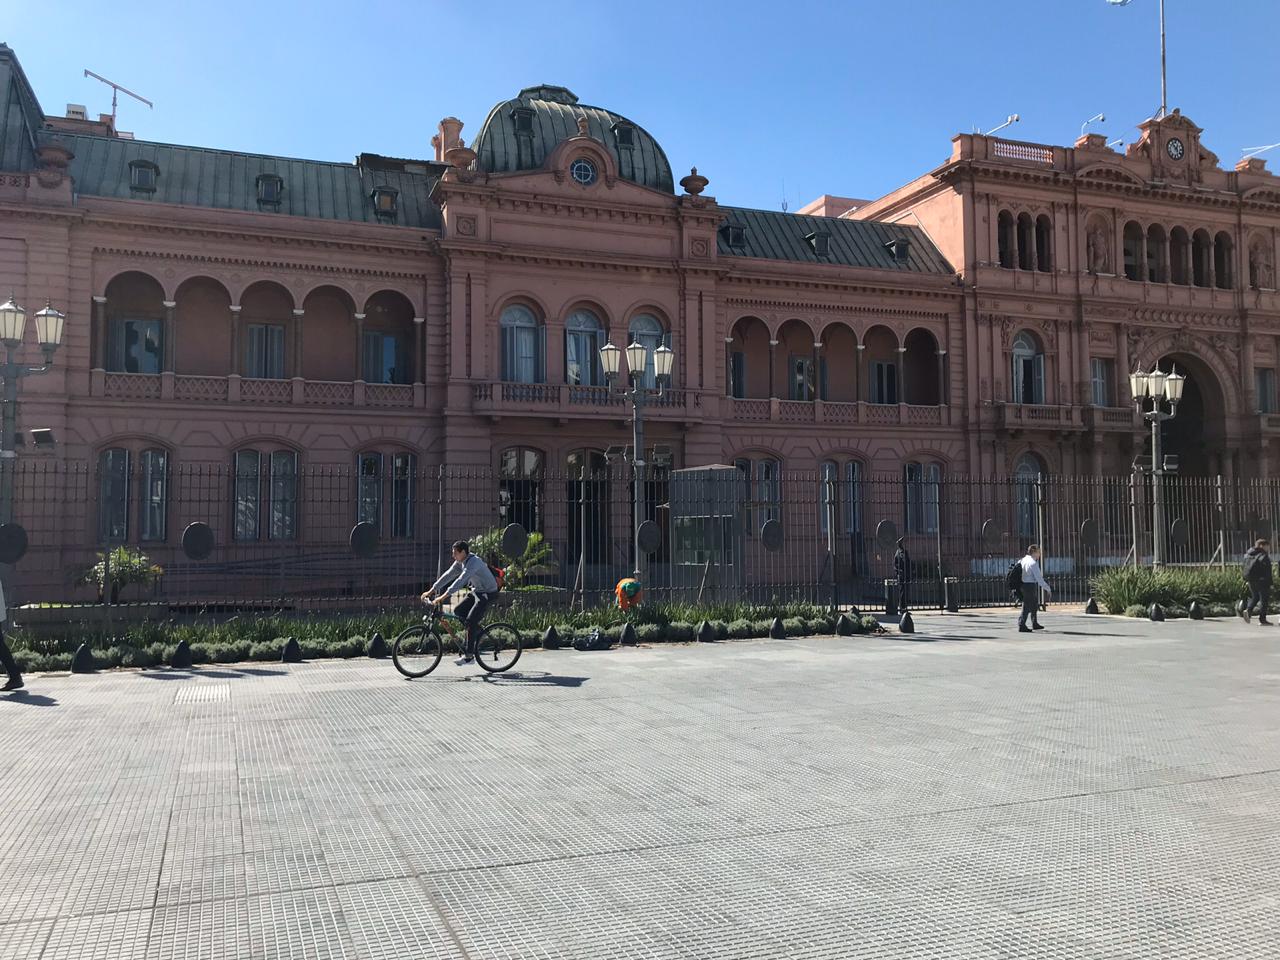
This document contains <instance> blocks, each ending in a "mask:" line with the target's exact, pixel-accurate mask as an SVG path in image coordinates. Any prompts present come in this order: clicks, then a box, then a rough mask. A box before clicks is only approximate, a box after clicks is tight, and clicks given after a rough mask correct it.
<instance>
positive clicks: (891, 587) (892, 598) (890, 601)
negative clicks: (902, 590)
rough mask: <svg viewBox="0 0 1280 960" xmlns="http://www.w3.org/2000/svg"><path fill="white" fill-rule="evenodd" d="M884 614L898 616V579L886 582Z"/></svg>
mask: <svg viewBox="0 0 1280 960" xmlns="http://www.w3.org/2000/svg"><path fill="white" fill-rule="evenodd" d="M884 615H885V616H886V617H896V616H897V615H898V581H897V580H886V581H885V582H884Z"/></svg>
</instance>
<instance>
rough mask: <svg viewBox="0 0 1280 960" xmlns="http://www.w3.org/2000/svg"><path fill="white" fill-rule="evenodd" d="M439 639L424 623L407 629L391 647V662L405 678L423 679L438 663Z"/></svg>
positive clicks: (440, 649) (432, 629) (433, 630)
mask: <svg viewBox="0 0 1280 960" xmlns="http://www.w3.org/2000/svg"><path fill="white" fill-rule="evenodd" d="M441 652H442V648H441V646H440V637H439V635H438V634H437V633H436V631H435V629H434V628H432V627H428V626H427V625H426V624H425V623H420V624H416V625H415V626H412V627H409V628H408V629H407V630H405V631H404V632H403V633H401V634H400V636H398V637H396V642H395V643H394V644H393V645H392V647H391V660H392V662H393V663H394V664H395V665H396V669H397V670H399V671H400V672H401V673H403V674H404V675H405V676H406V677H409V678H411V679H412V678H414V677H425V676H426V675H427V674H428V673H430V672H431V671H432V670H434V669H435V668H436V665H437V664H439V663H440V654H441Z"/></svg>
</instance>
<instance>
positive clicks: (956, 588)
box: [942, 577, 960, 613]
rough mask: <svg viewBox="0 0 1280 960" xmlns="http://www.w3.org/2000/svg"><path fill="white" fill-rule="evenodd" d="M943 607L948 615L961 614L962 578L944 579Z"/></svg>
mask: <svg viewBox="0 0 1280 960" xmlns="http://www.w3.org/2000/svg"><path fill="white" fill-rule="evenodd" d="M942 593H943V606H945V607H946V609H947V613H959V612H960V578H959V577H944V578H943V580H942Z"/></svg>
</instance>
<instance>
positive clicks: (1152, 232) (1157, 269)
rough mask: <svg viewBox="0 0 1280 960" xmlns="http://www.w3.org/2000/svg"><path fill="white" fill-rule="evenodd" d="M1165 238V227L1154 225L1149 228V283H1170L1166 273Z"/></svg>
mask: <svg viewBox="0 0 1280 960" xmlns="http://www.w3.org/2000/svg"><path fill="white" fill-rule="evenodd" d="M1165 253H1166V250H1165V236H1164V227H1162V226H1160V224H1158V223H1153V224H1152V225H1151V226H1149V227H1148V228H1147V281H1148V282H1149V283H1168V281H1169V277H1168V275H1167V274H1166V273H1165Z"/></svg>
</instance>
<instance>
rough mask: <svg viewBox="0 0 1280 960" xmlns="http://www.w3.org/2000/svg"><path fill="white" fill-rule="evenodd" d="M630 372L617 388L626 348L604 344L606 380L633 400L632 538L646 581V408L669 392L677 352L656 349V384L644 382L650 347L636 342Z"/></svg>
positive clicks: (629, 360)
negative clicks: (642, 534)
mask: <svg viewBox="0 0 1280 960" xmlns="http://www.w3.org/2000/svg"><path fill="white" fill-rule="evenodd" d="M626 353H627V374H628V376H629V377H630V379H631V386H630V387H624V388H617V387H615V386H614V383H615V381H616V380H617V379H618V376H619V366H620V364H619V361H620V360H621V359H622V351H621V350H620V349H618V348H617V347H615V346H614V345H613V344H612V343H606V344H605V345H604V346H603V347H601V348H600V366H601V367H602V368H603V369H604V376H605V382H606V383H607V384H608V385H609V389H610V391H612V392H613V393H615V394H616V395H617V396H620V397H622V398H623V399H625V400H629V401H630V402H631V444H632V446H631V451H632V453H631V467H632V498H631V499H632V502H631V511H632V517H631V519H632V529H631V535H632V540H633V541H634V543H635V551H636V568H635V578H636V579H637V580H639V581H641V582H643V581H644V577H643V576H642V573H643V565H644V550H643V549H641V544H640V525H641V524H642V523H644V519H645V517H644V467H645V460H644V408H645V405H646V404H647V403H648V402H649V400H658V399H661V398H662V397H663V396H665V395H666V391H667V386H668V384H669V383H670V382H671V369H672V366H673V365H674V363H675V354H674V353H673V352H672V350H671V348H670V347H668V346H666V345H665V344H661V345H659V346H658V348H657V349H656V350H654V351H653V372H654V380H655V382H656V384H657V385H656V386H653V387H647V386H645V385H644V374H645V371H646V370H647V369H648V366H649V348H648V347H646V346H645V345H644V344H643V343H639V342H635V343H632V344H631V345H630V346H629V347H627V350H626Z"/></svg>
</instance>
